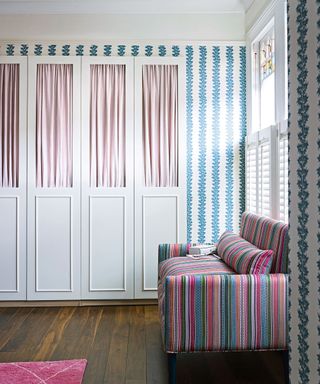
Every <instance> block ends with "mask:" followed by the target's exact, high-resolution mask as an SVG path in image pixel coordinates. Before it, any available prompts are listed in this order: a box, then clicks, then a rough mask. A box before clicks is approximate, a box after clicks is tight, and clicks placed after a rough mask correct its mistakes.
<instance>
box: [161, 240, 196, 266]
mask: <svg viewBox="0 0 320 384" xmlns="http://www.w3.org/2000/svg"><path fill="white" fill-rule="evenodd" d="M192 245H195V244H192V243H182V244H159V247H158V256H159V260H158V261H159V263H161V261H163V260H167V259H170V258H172V257H177V256H186V254H187V253H188V252H189V249H190V247H191V246H192Z"/></svg>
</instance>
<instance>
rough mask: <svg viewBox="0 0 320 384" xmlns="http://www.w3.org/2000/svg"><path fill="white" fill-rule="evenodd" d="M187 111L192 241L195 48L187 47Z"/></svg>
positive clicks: (189, 207)
mask: <svg viewBox="0 0 320 384" xmlns="http://www.w3.org/2000/svg"><path fill="white" fill-rule="evenodd" d="M186 76H187V78H186V113H187V241H188V242H191V241H192V151H193V143H192V140H193V136H192V131H193V130H192V127H193V119H192V116H193V114H192V110H193V91H192V88H193V48H192V46H191V45H188V46H187V47H186Z"/></svg>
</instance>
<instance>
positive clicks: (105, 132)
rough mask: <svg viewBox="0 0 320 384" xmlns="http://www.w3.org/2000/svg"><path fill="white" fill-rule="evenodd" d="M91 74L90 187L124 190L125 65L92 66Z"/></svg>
mask: <svg viewBox="0 0 320 384" xmlns="http://www.w3.org/2000/svg"><path fill="white" fill-rule="evenodd" d="M90 75H91V95H90V96H91V97H90V184H91V186H92V187H125V185H126V174H125V166H126V148H125V143H126V116H125V110H126V70H125V65H118V64H117V65H113V64H97V65H91V66H90Z"/></svg>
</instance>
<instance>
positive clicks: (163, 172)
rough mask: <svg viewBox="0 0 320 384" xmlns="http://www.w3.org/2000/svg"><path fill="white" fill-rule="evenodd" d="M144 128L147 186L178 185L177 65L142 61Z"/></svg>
mask: <svg viewBox="0 0 320 384" xmlns="http://www.w3.org/2000/svg"><path fill="white" fill-rule="evenodd" d="M142 131H143V152H144V153H143V155H144V176H145V186H147V187H176V186H177V185H178V163H177V162H178V66H177V65H143V67H142Z"/></svg>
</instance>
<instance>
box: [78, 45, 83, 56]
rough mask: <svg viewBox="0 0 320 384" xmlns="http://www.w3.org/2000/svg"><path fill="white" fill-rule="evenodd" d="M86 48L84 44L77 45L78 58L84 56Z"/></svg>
mask: <svg viewBox="0 0 320 384" xmlns="http://www.w3.org/2000/svg"><path fill="white" fill-rule="evenodd" d="M83 49H84V46H83V45H82V44H80V45H77V47H76V56H83Z"/></svg>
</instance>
